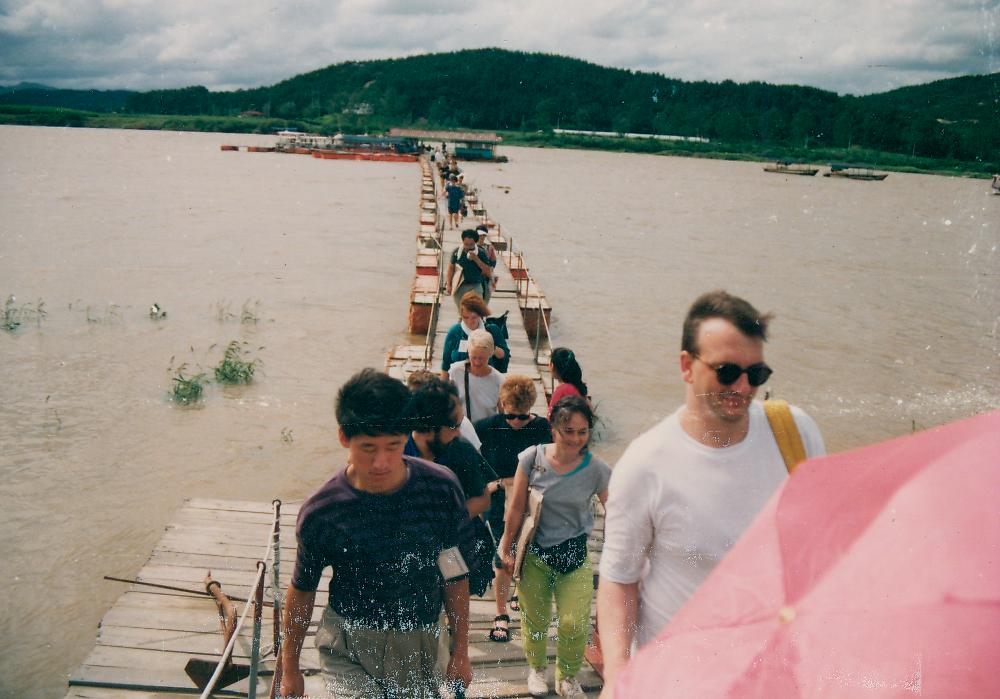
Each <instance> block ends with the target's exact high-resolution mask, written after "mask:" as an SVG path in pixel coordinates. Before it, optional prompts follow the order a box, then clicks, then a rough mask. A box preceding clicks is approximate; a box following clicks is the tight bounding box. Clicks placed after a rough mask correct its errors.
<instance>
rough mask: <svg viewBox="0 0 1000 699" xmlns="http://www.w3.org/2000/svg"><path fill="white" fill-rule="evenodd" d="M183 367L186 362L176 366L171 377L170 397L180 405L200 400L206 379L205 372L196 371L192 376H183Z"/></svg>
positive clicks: (185, 367)
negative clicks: (175, 371) (174, 372)
mask: <svg viewBox="0 0 1000 699" xmlns="http://www.w3.org/2000/svg"><path fill="white" fill-rule="evenodd" d="M185 369H187V364H182V365H181V366H179V367H178V368H177V373H176V374H175V375H174V377H173V387H172V388H171V391H170V398H171V400H173V401H175V402H177V403H180V404H181V405H191V404H192V403H197V402H198V401H200V400H201V397H202V394H203V393H204V391H205V384H206V383H207V381H206V379H205V372H198V373H197V374H195V375H194V376H185V374H184V371H185Z"/></svg>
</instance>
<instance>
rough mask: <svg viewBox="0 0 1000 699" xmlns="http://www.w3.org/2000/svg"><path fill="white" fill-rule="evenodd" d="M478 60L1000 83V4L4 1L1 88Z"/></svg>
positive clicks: (820, 79)
mask: <svg viewBox="0 0 1000 699" xmlns="http://www.w3.org/2000/svg"><path fill="white" fill-rule="evenodd" d="M480 47H500V48H506V49H515V50H521V51H543V52H547V53H556V54H561V55H567V56H573V57H576V58H582V59H584V60H588V61H592V62H594V63H598V64H601V65H607V66H615V67H620V68H631V69H635V70H644V71H652V72H659V73H663V74H664V75H667V76H669V77H672V78H680V79H683V80H711V81H720V80H725V79H731V80H735V81H737V82H746V81H750V80H761V81H766V82H770V83H779V84H784V83H795V84H802V85H812V86H815V87H820V88H823V89H827V90H833V91H835V92H839V93H842V94H843V93H851V94H866V93H871V92H882V91H884V90H889V89H892V88H895V87H900V86H903V85H913V84H918V83H923V82H928V81H931V80H937V79H940V78H947V77H954V76H958V75H967V74H971V73H992V72H996V71H998V70H1000V0H812V1H810V2H805V1H803V0H754V1H753V2H749V1H746V0H743V1H741V0H653V1H650V0H609V1H602V0H490V1H486V0H470V1H466V2H462V1H460V0H448V1H445V0H268V1H267V2H261V1H259V0H0V83H2V84H13V83H16V82H19V81H22V80H23V81H30V82H40V83H44V84H47V85H52V86H55V87H73V88H90V87H94V88H101V89H111V88H128V89H139V90H147V89H154V88H168V87H182V86H186V85H205V86H206V87H208V88H210V89H213V90H223V89H234V88H239V87H255V86H259V85H269V84H272V83H275V82H278V81H280V80H283V79H285V78H289V77H292V76H293V75H297V74H299V73H303V72H307V71H310V70H314V69H316V68H321V67H324V66H327V65H329V64H331V63H338V62H342V61H347V60H365V59H374V58H390V57H400V56H408V55H413V54H419V53H430V52H439V51H451V50H455V49H461V48H480Z"/></svg>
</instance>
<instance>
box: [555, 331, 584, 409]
mask: <svg viewBox="0 0 1000 699" xmlns="http://www.w3.org/2000/svg"><path fill="white" fill-rule="evenodd" d="M549 370H550V371H551V372H552V378H554V379H555V380H556V381H559V385H558V386H557V387H556V389H555V390H554V391H553V392H552V398H551V399H549V417H551V416H552V406H553V405H555V404H556V403H558V402H559V399H560V398H565V397H566V396H580V397H581V398H587V384H585V383H584V382H583V370H582V369H581V368H580V364H579V363H578V362H577V361H576V355H575V354H574V353H573V350H571V349H569V348H568V347H556V348H555V349H554V350H552V354H551V356H550V358H549Z"/></svg>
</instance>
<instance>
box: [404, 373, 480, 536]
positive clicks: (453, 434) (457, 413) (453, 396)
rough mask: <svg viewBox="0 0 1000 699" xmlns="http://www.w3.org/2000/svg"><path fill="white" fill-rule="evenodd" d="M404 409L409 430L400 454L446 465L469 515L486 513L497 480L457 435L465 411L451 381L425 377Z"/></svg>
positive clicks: (468, 444) (472, 447) (473, 449)
mask: <svg viewBox="0 0 1000 699" xmlns="http://www.w3.org/2000/svg"><path fill="white" fill-rule="evenodd" d="M408 411H409V418H408V419H409V422H410V426H411V427H412V428H413V431H412V432H411V433H410V438H409V439H408V440H407V442H406V446H405V448H404V451H403V453H404V454H408V455H411V456H419V457H421V458H424V459H426V460H428V461H433V462H434V463H437V464H440V465H441V466H446V467H447V468H448V469H449V470H451V471H453V472H454V474H455V476H456V477H457V478H458V482H459V483H460V484H461V486H462V490H463V492H464V493H465V499H466V506H467V509H468V510H469V515H470V516H471V517H475V516H477V515H481V514H483V513H484V512H486V510H487V509H489V506H490V498H491V496H492V495H493V493H494V492H496V489H497V487H498V483H497V482H496V479H495V477H494V478H493V479H490V476H492V475H494V474H493V470H492V469H491V468H490V465H489V463H488V462H487V461H486V460H485V459H484V458H483V457H482V456H481V455H480V454H479V452H478V451H477V450H476V448H475V447H474V446H473V445H472V444H471V443H469V441H468V440H466V439H465V438H464V437H462V436H461V427H462V422H463V420H464V418H465V411H464V410H463V409H462V401H461V400H460V399H459V395H458V389H457V388H456V387H455V384H453V383H451V382H450V381H444V380H443V379H440V378H438V377H437V376H432V377H430V378H428V379H427V380H426V381H425V382H424V383H423V385H421V386H420V388H418V389H416V390H415V391H414V392H413V397H412V399H411V400H410V405H409V408H408Z"/></svg>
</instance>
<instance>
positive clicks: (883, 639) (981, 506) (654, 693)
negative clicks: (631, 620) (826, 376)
mask: <svg viewBox="0 0 1000 699" xmlns="http://www.w3.org/2000/svg"><path fill="white" fill-rule="evenodd" d="M615 697H616V698H618V699H623V698H631V697H657V698H658V699H659V698H660V697H684V698H685V699H693V698H701V697H732V698H734V699H735V698H739V699H747V698H753V697H759V698H761V699H763V698H765V697H766V698H767V699H786V698H787V699H791V698H793V697H809V698H810V699H813V698H817V699H818V698H821V697H822V698H827V697H829V698H833V697H836V698H838V699H839V698H841V697H845V698H850V699H853V698H855V697H864V698H869V697H879V699H886V698H888V697H946V698H947V699H955V698H963V697H968V698H970V699H971V698H973V697H974V698H975V699H981V698H984V697H1000V411H996V412H993V413H989V414H987V415H981V416H979V417H974V418H971V419H968V420H963V421H961V422H957V423H954V424H951V425H947V426H945V427H940V428H936V429H931V430H927V431H925V432H921V433H918V434H915V435H911V436H908V437H902V438H899V439H894V440H892V441H889V442H884V443H881V444H876V445H873V446H870V447H865V448H861V449H856V450H854V451H850V452H845V453H842V454H837V455H834V456H828V457H823V458H819V459H814V460H811V461H808V462H806V463H804V464H802V465H801V466H800V467H799V468H798V469H797V470H796V472H795V475H794V476H793V477H791V478H790V479H789V480H788V481H787V482H786V483H785V485H784V486H783V487H782V489H781V490H780V491H779V492H778V493H777V494H775V496H774V497H773V498H772V499H771V501H770V502H769V503H768V505H767V506H766V507H765V508H764V510H763V511H762V512H761V513H760V515H759V516H758V517H757V519H756V520H755V521H754V523H753V524H752V525H751V526H750V528H749V529H748V530H747V532H746V533H745V534H744V536H743V537H742V538H741V539H740V540H739V542H737V544H736V545H735V546H734V547H733V549H732V550H731V551H730V552H729V554H728V555H727V556H726V557H725V558H724V559H723V560H722V561H721V562H720V563H719V565H718V567H717V568H716V569H715V570H714V571H713V572H712V574H711V575H710V576H709V578H708V579H707V580H706V581H705V582H704V584H703V585H702V586H701V587H700V588H699V589H698V590H697V592H695V594H694V595H693V596H692V598H691V599H690V600H688V603H687V604H686V605H684V607H683V608H682V609H681V610H680V611H679V612H678V613H677V615H676V616H675V617H674V619H673V620H672V621H671V623H670V624H669V625H668V626H667V627H666V628H665V629H664V630H663V632H662V633H661V634H660V635H659V636H658V637H657V639H656V640H655V641H653V642H652V643H650V644H648V645H647V646H645V647H644V648H643V649H642V650H641V651H640V652H639V653H638V654H637V655H636V657H635V658H634V659H633V660H632V662H631V663H629V665H628V667H627V668H626V669H625V670H624V671H623V673H622V675H621V676H620V680H619V682H618V683H617V684H616V687H615Z"/></svg>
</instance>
